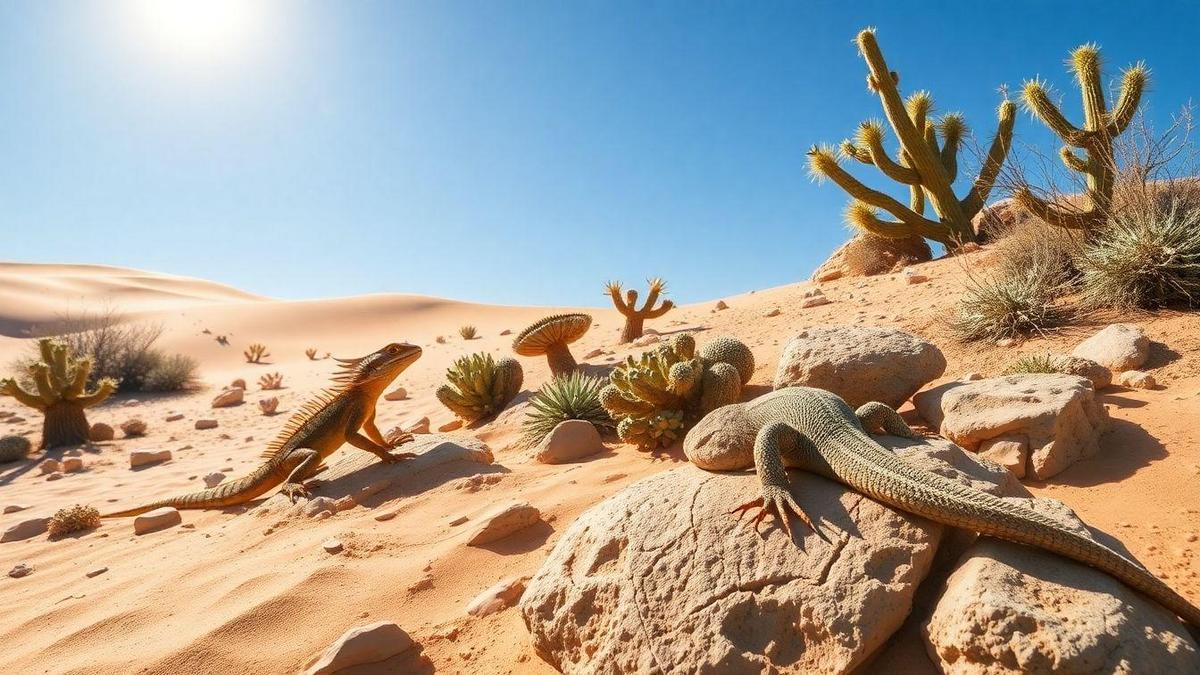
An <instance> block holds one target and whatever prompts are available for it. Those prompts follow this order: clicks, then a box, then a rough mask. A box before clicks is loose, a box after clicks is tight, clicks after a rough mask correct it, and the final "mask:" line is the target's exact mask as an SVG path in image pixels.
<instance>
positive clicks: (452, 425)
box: [410, 420, 463, 433]
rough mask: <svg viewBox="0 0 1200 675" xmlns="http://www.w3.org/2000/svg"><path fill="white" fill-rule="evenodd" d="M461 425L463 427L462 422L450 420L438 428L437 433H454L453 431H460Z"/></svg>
mask: <svg viewBox="0 0 1200 675" xmlns="http://www.w3.org/2000/svg"><path fill="white" fill-rule="evenodd" d="M462 425H463V421H462V420H450V421H449V422H446V423H445V424H443V425H442V426H440V427H438V431H441V432H443V433H445V432H447V431H455V430H458V429H461V428H462ZM410 433H411V432H410Z"/></svg>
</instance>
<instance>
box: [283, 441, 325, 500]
mask: <svg viewBox="0 0 1200 675" xmlns="http://www.w3.org/2000/svg"><path fill="white" fill-rule="evenodd" d="M289 460H291V461H295V462H297V463H296V468H294V469H292V472H291V473H290V474H288V477H287V480H285V481H284V483H283V485H282V486H281V487H280V488H279V491H280V492H281V493H283V494H285V495H287V497H288V499H290V500H292V503H293V504H295V503H296V500H297V499H299V498H301V497H303V498H305V499H308V498H309V497H311V496H312V495H311V494H310V493H309V491H308V488H306V487H304V481H305V480H307V479H309V478H312V477H313V476H315V475H317V474H318V473H320V466H321V453H319V452H317V451H316V450H312V449H309V448H296V449H295V450H293V451H292V452H291V457H289Z"/></svg>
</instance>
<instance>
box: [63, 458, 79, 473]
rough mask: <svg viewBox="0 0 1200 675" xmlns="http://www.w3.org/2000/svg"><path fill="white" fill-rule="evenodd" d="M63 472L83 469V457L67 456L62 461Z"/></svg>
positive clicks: (74, 471)
mask: <svg viewBox="0 0 1200 675" xmlns="http://www.w3.org/2000/svg"><path fill="white" fill-rule="evenodd" d="M62 470H63V473H76V472H79V471H83V459H82V458H80V457H67V458H65V459H63V461H62Z"/></svg>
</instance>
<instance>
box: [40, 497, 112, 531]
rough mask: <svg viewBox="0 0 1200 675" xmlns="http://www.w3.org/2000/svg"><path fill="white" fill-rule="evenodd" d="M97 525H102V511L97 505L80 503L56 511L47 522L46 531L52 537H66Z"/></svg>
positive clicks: (92, 528) (94, 527)
mask: <svg viewBox="0 0 1200 675" xmlns="http://www.w3.org/2000/svg"><path fill="white" fill-rule="evenodd" d="M97 527H100V511H98V510H97V509H96V508H95V507H92V506H80V505H79V504H76V505H74V506H71V507H69V508H65V509H59V510H58V511H55V512H54V515H53V516H50V520H49V522H47V523H46V531H47V532H48V533H49V534H50V536H51V537H65V536H66V535H68V534H74V533H76V532H84V531H87V530H94V529H96V528H97Z"/></svg>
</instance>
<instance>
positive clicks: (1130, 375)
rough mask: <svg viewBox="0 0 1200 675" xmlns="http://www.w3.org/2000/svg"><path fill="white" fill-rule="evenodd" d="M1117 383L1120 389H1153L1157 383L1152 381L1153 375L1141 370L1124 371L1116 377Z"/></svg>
mask: <svg viewBox="0 0 1200 675" xmlns="http://www.w3.org/2000/svg"><path fill="white" fill-rule="evenodd" d="M1117 382H1118V383H1120V385H1121V386H1122V387H1130V388H1132V389H1154V388H1155V387H1157V386H1158V383H1157V382H1155V381H1154V376H1153V375H1151V374H1150V373H1147V372H1144V371H1141V370H1126V371H1125V372H1123V373H1121V374H1120V375H1118V376H1117Z"/></svg>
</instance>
